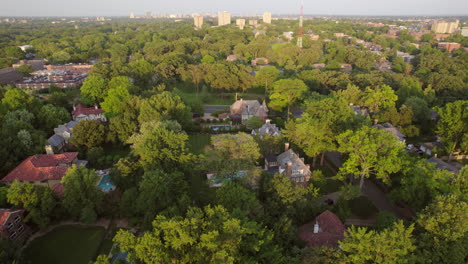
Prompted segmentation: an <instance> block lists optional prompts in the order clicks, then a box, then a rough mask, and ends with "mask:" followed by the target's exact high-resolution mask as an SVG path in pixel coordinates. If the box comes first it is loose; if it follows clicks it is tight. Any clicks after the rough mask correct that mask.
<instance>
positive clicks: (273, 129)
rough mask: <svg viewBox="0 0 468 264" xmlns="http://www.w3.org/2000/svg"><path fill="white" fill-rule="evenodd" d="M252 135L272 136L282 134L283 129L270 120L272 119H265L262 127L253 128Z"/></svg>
mask: <svg viewBox="0 0 468 264" xmlns="http://www.w3.org/2000/svg"><path fill="white" fill-rule="evenodd" d="M252 135H254V136H255V135H259V136H260V137H264V136H266V135H270V136H272V137H276V136H280V135H281V131H280V130H279V128H278V127H277V126H276V125H275V124H272V123H271V122H270V119H267V120H266V121H265V124H263V126H262V127H261V128H258V129H253V130H252Z"/></svg>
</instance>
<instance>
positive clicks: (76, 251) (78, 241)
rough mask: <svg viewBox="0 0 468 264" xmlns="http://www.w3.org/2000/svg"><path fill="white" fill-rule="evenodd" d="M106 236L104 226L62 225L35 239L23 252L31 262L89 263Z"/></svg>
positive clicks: (55, 263)
mask: <svg viewBox="0 0 468 264" xmlns="http://www.w3.org/2000/svg"><path fill="white" fill-rule="evenodd" d="M104 236H105V230H104V228H102V227H80V226H73V225H70V226H61V227H57V228H55V229H54V230H52V231H51V232H49V233H47V234H46V235H44V236H41V237H39V238H36V239H35V240H33V241H32V242H31V244H29V246H28V247H27V248H26V249H25V251H24V253H23V254H24V258H25V260H26V262H27V263H31V264H64V263H67V264H87V263H88V262H89V261H92V260H94V258H96V256H97V254H98V253H99V252H98V250H99V249H100V247H101V242H102V241H103V239H104ZM106 247H107V246H106ZM101 250H102V251H101V253H103V252H104V251H103V249H101Z"/></svg>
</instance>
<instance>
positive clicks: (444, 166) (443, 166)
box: [427, 157, 460, 174]
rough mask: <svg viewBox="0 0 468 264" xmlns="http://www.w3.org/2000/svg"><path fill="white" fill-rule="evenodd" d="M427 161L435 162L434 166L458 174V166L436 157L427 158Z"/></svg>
mask: <svg viewBox="0 0 468 264" xmlns="http://www.w3.org/2000/svg"><path fill="white" fill-rule="evenodd" d="M427 162H430V163H435V164H436V168H438V169H439V170H447V171H449V172H451V173H453V174H458V172H459V171H460V168H457V167H455V166H454V165H452V164H449V163H447V162H445V161H443V160H441V159H439V158H437V157H432V158H430V159H428V160H427Z"/></svg>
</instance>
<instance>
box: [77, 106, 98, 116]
mask: <svg viewBox="0 0 468 264" xmlns="http://www.w3.org/2000/svg"><path fill="white" fill-rule="evenodd" d="M75 108H76V110H73V111H72V115H73V117H76V116H79V115H98V114H102V113H104V110H102V109H99V108H97V107H95V106H93V107H86V106H84V105H82V104H78V105H76V106H75ZM96 108H97V109H96Z"/></svg>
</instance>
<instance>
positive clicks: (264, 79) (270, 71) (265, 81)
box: [255, 67, 280, 92]
mask: <svg viewBox="0 0 468 264" xmlns="http://www.w3.org/2000/svg"><path fill="white" fill-rule="evenodd" d="M279 75H280V72H279V71H278V69H276V67H263V68H261V69H260V70H259V71H258V73H257V74H256V75H255V79H256V80H257V83H258V84H260V85H262V86H263V87H265V92H267V91H268V87H269V85H271V84H273V83H274V82H275V81H276V80H277V79H278V77H279Z"/></svg>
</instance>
